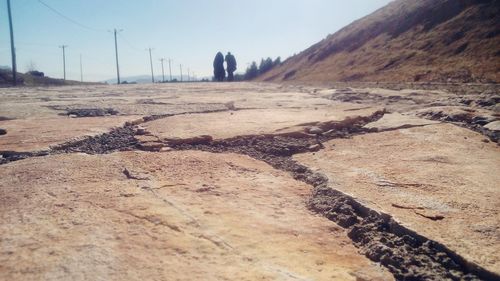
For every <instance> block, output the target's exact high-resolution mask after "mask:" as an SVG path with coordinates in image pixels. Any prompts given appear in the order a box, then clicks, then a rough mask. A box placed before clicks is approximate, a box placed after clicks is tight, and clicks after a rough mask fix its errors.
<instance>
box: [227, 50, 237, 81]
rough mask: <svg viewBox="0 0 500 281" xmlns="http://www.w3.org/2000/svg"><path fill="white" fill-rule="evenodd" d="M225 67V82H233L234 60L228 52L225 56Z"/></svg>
mask: <svg viewBox="0 0 500 281" xmlns="http://www.w3.org/2000/svg"><path fill="white" fill-rule="evenodd" d="M226 66H227V81H229V82H232V81H234V75H233V74H234V72H235V71H236V58H234V56H233V55H232V54H231V52H228V53H227V55H226Z"/></svg>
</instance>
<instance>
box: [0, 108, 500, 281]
mask: <svg viewBox="0 0 500 281" xmlns="http://www.w3.org/2000/svg"><path fill="white" fill-rule="evenodd" d="M218 111H226V110H214V111H208V112H207V111H205V112H194V113H209V112H218ZM182 114H192V113H182ZM384 114H385V111H378V112H376V113H374V114H372V115H371V116H368V117H356V118H348V119H346V120H344V121H341V122H333V121H332V122H324V123H316V124H311V125H314V126H313V127H308V128H306V130H305V132H307V133H304V132H294V133H286V134H279V135H251V136H239V137H234V138H230V139H223V140H212V139H211V138H203V139H201V141H198V142H187V143H186V142H182V141H181V142H176V143H170V144H169V145H170V148H171V149H172V150H201V151H207V152H213V153H227V152H233V153H238V154H244V155H248V156H250V157H252V158H254V159H257V160H261V161H264V162H266V163H268V164H270V165H271V166H272V167H274V168H276V169H279V170H282V171H286V172H289V173H290V174H291V175H292V176H293V178H294V179H296V180H300V181H302V182H305V183H307V184H309V185H312V186H313V191H312V195H311V197H310V199H309V201H308V207H309V208H310V209H311V210H313V211H315V212H317V213H320V214H322V215H324V216H325V217H327V218H328V219H330V220H332V221H333V222H335V223H337V224H338V225H340V226H341V227H343V228H346V229H347V230H348V236H349V238H350V239H351V240H352V241H353V242H354V245H356V246H357V247H358V248H359V249H360V251H361V253H363V254H364V255H365V256H366V257H368V258H369V259H371V260H373V261H375V262H379V263H380V264H382V265H383V266H385V267H386V268H388V270H389V271H390V272H391V273H392V274H393V275H394V277H395V278H396V279H397V280H443V279H451V280H481V279H484V280H498V279H500V276H499V275H497V274H495V273H492V272H490V271H488V270H486V269H484V268H482V267H480V266H478V265H476V264H474V263H470V262H468V261H467V260H465V259H464V258H463V257H461V256H460V255H458V254H457V253H455V252H453V251H451V250H450V249H448V248H447V247H446V246H444V245H442V244H440V243H438V242H435V241H432V240H430V239H427V238H425V237H423V236H421V235H419V234H417V233H415V232H414V231H411V230H409V229H407V228H405V227H404V226H401V225H400V224H398V223H397V222H396V221H394V220H393V219H392V218H391V216H390V215H388V214H383V213H379V212H377V211H375V210H372V209H369V208H367V207H365V206H363V205H362V204H361V203H359V202H357V201H356V200H355V199H354V198H352V197H350V196H347V195H346V194H344V193H342V192H340V191H338V190H335V189H332V188H331V187H330V186H329V185H328V178H327V177H326V176H325V175H323V174H321V173H318V172H314V171H312V170H311V169H310V168H308V167H307V166H304V165H302V164H299V163H298V162H296V161H295V160H293V158H292V156H293V155H294V154H298V153H305V152H312V151H317V150H319V149H321V148H323V146H322V144H321V143H323V142H326V141H328V140H331V139H335V138H350V137H352V136H354V135H360V134H366V133H372V132H375V131H376V130H373V129H366V128H364V126H365V125H366V124H368V123H371V122H374V121H377V120H379V119H380V118H382V117H383V116H384ZM174 115H179V114H165V115H157V116H148V117H144V118H142V119H141V120H139V121H137V122H132V123H126V124H125V126H123V127H121V128H116V129H113V130H111V131H110V132H109V133H105V134H102V135H99V136H94V137H88V138H85V139H83V140H78V141H73V142H68V143H66V144H62V145H60V146H57V147H55V148H52V149H51V150H50V151H43V152H36V153H15V152H13V153H10V154H9V153H6V152H0V154H2V156H4V158H0V160H4V159H7V162H9V161H16V160H21V159H25V158H29V157H36V156H42V155H48V154H52V153H53V154H58V153H71V152H85V153H89V154H105V153H111V152H114V151H123V150H134V149H140V148H141V146H140V143H139V141H138V140H136V139H135V138H134V136H135V135H136V133H137V128H136V127H135V126H136V125H138V124H141V123H144V122H149V121H153V120H157V119H161V118H166V117H169V116H174ZM5 156H7V158H5ZM4 163H5V162H0V164H4Z"/></svg>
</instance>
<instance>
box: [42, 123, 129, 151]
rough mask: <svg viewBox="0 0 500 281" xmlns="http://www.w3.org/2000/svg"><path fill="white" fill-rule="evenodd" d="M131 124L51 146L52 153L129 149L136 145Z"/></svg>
mask: <svg viewBox="0 0 500 281" xmlns="http://www.w3.org/2000/svg"><path fill="white" fill-rule="evenodd" d="M134 135H135V129H134V127H133V126H125V127H121V128H116V129H113V130H111V131H110V132H109V133H105V134H102V135H98V136H93V137H87V138H85V139H82V140H77V141H72V142H68V143H65V144H62V145H59V146H56V147H53V148H52V151H53V152H54V153H70V152H83V153H88V154H105V153H111V152H115V151H123V150H130V149H131V148H134V147H135V145H137V143H138V142H137V140H136V139H135V138H134Z"/></svg>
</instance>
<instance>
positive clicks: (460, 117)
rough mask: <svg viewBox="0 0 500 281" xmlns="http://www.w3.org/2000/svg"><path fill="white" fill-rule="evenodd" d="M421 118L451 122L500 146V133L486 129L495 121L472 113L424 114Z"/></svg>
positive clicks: (440, 112) (439, 112)
mask: <svg viewBox="0 0 500 281" xmlns="http://www.w3.org/2000/svg"><path fill="white" fill-rule="evenodd" d="M420 116H421V117H423V118H426V119H430V120H435V121H443V122H451V123H453V124H455V125H458V126H460V127H464V128H467V129H469V130H473V131H476V132H478V133H480V134H482V135H484V136H486V137H487V138H489V139H490V140H491V141H492V142H495V143H497V144H500V132H499V131H491V130H488V129H486V128H485V127H484V125H486V124H488V123H490V122H492V121H494V120H493V119H490V118H488V117H484V116H474V114H472V113H463V114H455V115H448V114H446V113H445V112H442V111H438V112H432V113H428V114H423V115H420Z"/></svg>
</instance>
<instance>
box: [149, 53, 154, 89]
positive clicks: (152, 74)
mask: <svg viewBox="0 0 500 281" xmlns="http://www.w3.org/2000/svg"><path fill="white" fill-rule="evenodd" d="M148 50H149V63H150V64H151V82H153V83H154V82H155V75H154V73H153V57H152V56H151V50H152V49H151V48H148Z"/></svg>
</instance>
